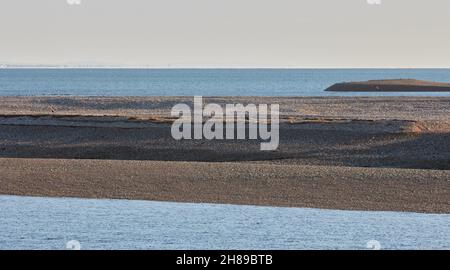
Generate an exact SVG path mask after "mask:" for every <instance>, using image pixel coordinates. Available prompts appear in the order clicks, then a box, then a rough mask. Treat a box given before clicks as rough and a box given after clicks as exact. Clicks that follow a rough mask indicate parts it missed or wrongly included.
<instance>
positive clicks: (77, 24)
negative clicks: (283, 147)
mask: <svg viewBox="0 0 450 270" xmlns="http://www.w3.org/2000/svg"><path fill="white" fill-rule="evenodd" d="M67 1H77V0H0V63H10V64H33V65H34V64H49V65H59V64H73V65H78V64H94V65H117V66H119V65H122V66H151V67H167V66H168V65H171V66H172V67H239V66H241V67H450V1H449V0H382V4H381V5H369V4H368V3H367V0H81V4H80V5H69V4H68V3H67Z"/></svg>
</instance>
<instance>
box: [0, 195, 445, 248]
mask: <svg viewBox="0 0 450 270" xmlns="http://www.w3.org/2000/svg"><path fill="white" fill-rule="evenodd" d="M0 249H50V250H63V249H87V250H90V249H101V250H104V249H106V250H109V249H125V250H127V249H145V250H152V249H201V250H204V249H234V250H235V249H246V250H260V249H264V250H266V249H267V250H268V249H270V250H272V249H275V250H286V249H288V250H298V249H336V250H340V249H352V250H366V249H412V250H414V249H441V250H449V249H450V215H448V214H420V213H402V212H376V211H342V210H325V209H309V208H286V207H262V206H245V205H224V204H191V203H174V202H156V201H139V200H133V201H130V200H107V199H76V198H45V197H18V196H4V195H3V196H0Z"/></svg>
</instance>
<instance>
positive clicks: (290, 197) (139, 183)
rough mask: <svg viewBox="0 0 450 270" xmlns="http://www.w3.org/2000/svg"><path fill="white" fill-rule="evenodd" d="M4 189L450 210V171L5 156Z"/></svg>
mask: <svg viewBox="0 0 450 270" xmlns="http://www.w3.org/2000/svg"><path fill="white" fill-rule="evenodd" d="M0 167H1V168H2V177H1V180H0V194H9V195H32V196H57V197H82V198H115V199H140V200H158V201H177V202H197V203H200V202H208V203H227V204H251V205H271V206H290V207H312V208H328V209H352V210H381V211H385V210H386V211H413V212H427V213H450V201H449V200H448V199H449V198H450V171H436V170H411V169H409V170H405V169H392V168H350V167H335V166H327V167H324V166H298V165H275V164H270V165H269V164H246V163H237V162H226V163H210V162H172V161H123V160H64V159H5V158H0Z"/></svg>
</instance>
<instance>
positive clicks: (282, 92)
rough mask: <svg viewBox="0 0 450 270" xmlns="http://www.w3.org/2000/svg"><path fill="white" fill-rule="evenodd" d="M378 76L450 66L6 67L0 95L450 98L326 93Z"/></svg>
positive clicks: (432, 75)
mask: <svg viewBox="0 0 450 270" xmlns="http://www.w3.org/2000/svg"><path fill="white" fill-rule="evenodd" d="M376 79H418V80H428V81H436V82H447V83H450V69H127V68H1V69H0V96H47V95H58V96H65V95H67V96H194V95H200V96H405V95H407V96H411V95H412V96H450V92H447V93H332V92H325V91H324V90H325V89H326V88H328V87H329V86H331V85H333V84H335V83H339V82H348V81H366V80H376Z"/></svg>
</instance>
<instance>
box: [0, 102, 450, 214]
mask: <svg viewBox="0 0 450 270" xmlns="http://www.w3.org/2000/svg"><path fill="white" fill-rule="evenodd" d="M179 102H185V103H188V104H189V103H190V102H191V103H192V98H189V97H167V98H165V97H143V98H139V97H95V98H94V97H0V105H1V106H0V171H1V174H0V194H13V195H33V196H71V197H86V198H122V199H148V200H163V201H181V202H213V203H233V204H255V205H274V206H295V207H319V208H331V209H358V210H392V211H415V212H430V213H449V212H450V209H449V202H450V194H449V190H450V184H449V183H450V182H449V181H450V175H449V172H450V150H449V149H450V98H447V97H441V98H432V97H374V98H368V97H361V98H325V97H324V98H302V97H296V98H269V97H259V98H257V97H256V98H253V97H220V98H206V99H205V102H215V103H219V104H225V103H243V104H246V103H268V104H270V103H279V104H280V109H281V115H280V117H281V125H280V146H279V148H278V149H277V150H276V151H260V149H259V146H260V141H258V140H256V141H255V140H212V141H208V140H182V141H176V140H174V139H173V138H172V137H171V134H170V127H171V122H172V121H173V118H171V116H170V109H171V107H172V106H173V105H174V104H177V103H179Z"/></svg>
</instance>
